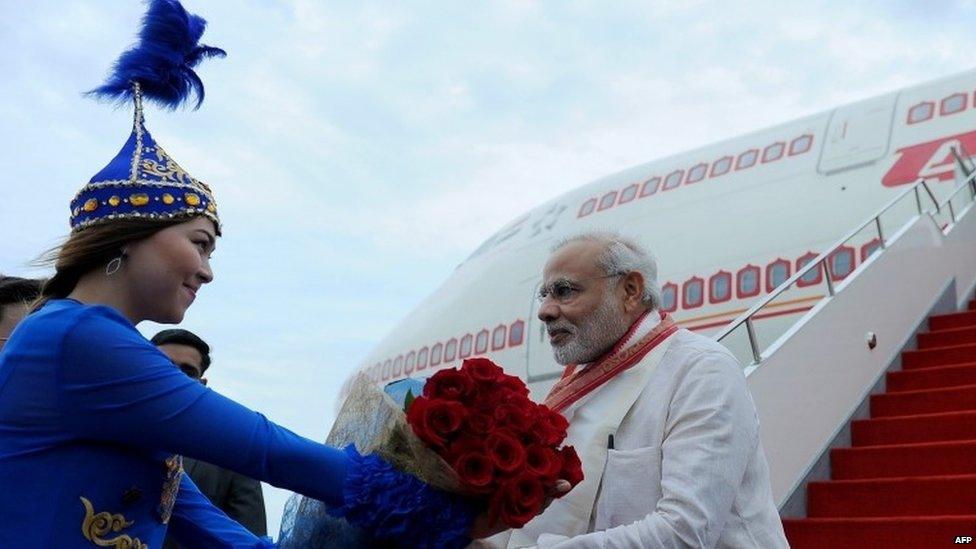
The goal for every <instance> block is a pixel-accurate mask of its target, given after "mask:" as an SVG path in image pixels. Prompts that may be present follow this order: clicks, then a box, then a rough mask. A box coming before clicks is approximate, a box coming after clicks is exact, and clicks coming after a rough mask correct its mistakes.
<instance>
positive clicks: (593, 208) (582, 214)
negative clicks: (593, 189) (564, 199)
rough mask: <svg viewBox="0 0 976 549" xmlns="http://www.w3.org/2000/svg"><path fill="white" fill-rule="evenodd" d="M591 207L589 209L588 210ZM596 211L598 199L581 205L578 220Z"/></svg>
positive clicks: (577, 215) (592, 199)
mask: <svg viewBox="0 0 976 549" xmlns="http://www.w3.org/2000/svg"><path fill="white" fill-rule="evenodd" d="M587 206H589V209H587ZM595 211H596V199H595V198H591V199H589V200H587V201H586V202H584V203H583V204H581V205H580V209H579V213H577V214H576V218H577V219H579V218H580V217H586V216H588V215H590V214H592V213H593V212H595Z"/></svg>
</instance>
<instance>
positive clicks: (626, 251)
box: [552, 231, 661, 309]
mask: <svg viewBox="0 0 976 549" xmlns="http://www.w3.org/2000/svg"><path fill="white" fill-rule="evenodd" d="M574 242H596V243H599V244H603V245H604V247H605V250H604V252H603V253H602V254H600V256H599V257H598V258H597V264H598V265H599V266H600V268H601V269H603V271H604V272H605V273H606V274H607V275H615V274H627V273H630V272H633V271H637V272H639V273H640V274H641V276H643V277H644V295H643V299H642V301H643V302H644V303H646V304H648V305H650V306H651V308H652V309H658V308H660V306H661V288H660V287H659V286H658V284H657V261H655V260H654V256H652V255H651V254H650V253H649V252H648V251H647V250H645V249H644V247H643V246H641V245H640V244H638V243H637V241H635V240H634V239H632V238H628V237H626V236H623V235H621V234H620V233H616V232H613V231H590V232H585V233H580V234H577V235H573V236H570V237H567V238H564V239H562V240H560V241H559V242H557V243H556V245H555V246H553V247H552V251H553V252H555V251H557V250H559V249H560V248H563V247H564V246H567V245H569V244H572V243H574Z"/></svg>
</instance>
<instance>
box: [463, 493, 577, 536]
mask: <svg viewBox="0 0 976 549" xmlns="http://www.w3.org/2000/svg"><path fill="white" fill-rule="evenodd" d="M572 488H573V485H571V484H570V483H569V481H568V480H563V479H559V480H557V481H556V482H555V483H554V484H553V485H551V486H547V487H546V501H545V502H544V503H543V504H542V508H541V509H539V515H541V514H542V513H543V512H545V510H546V508H547V507H549V504H550V503H552V500H554V499H556V498H558V497H561V496H563V495H565V494H566V492H569V491H570V490H571V489H572ZM536 516H538V515H536ZM505 530H508V527H507V526H505V525H504V524H503V523H502V522H501V521H498V520H496V521H495V524H491V523H490V522H489V520H488V510H487V509H485V510H484V511H482V512H481V513H479V514H478V516H476V517H475V519H474V524H472V525H471V538H472V539H480V538H487V537H491V536H494V535H495V534H497V533H499V532H504V531H505Z"/></svg>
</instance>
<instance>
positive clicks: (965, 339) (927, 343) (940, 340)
mask: <svg viewBox="0 0 976 549" xmlns="http://www.w3.org/2000/svg"><path fill="white" fill-rule="evenodd" d="M967 344H976V326H966V327H964V328H952V329H949V330H939V331H937V332H925V333H922V334H918V348H919V350H923V349H933V348H936V347H949V346H953V345H967Z"/></svg>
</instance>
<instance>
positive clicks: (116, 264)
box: [105, 255, 122, 276]
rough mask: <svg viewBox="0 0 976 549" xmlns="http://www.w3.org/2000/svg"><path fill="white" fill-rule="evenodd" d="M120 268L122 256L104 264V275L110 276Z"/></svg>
mask: <svg viewBox="0 0 976 549" xmlns="http://www.w3.org/2000/svg"><path fill="white" fill-rule="evenodd" d="M121 268H122V256H121V255H120V256H119V257H116V258H115V259H113V260H112V261H109V262H108V265H106V266H105V276H112V275H114V274H115V273H117V272H119V269H121Z"/></svg>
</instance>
